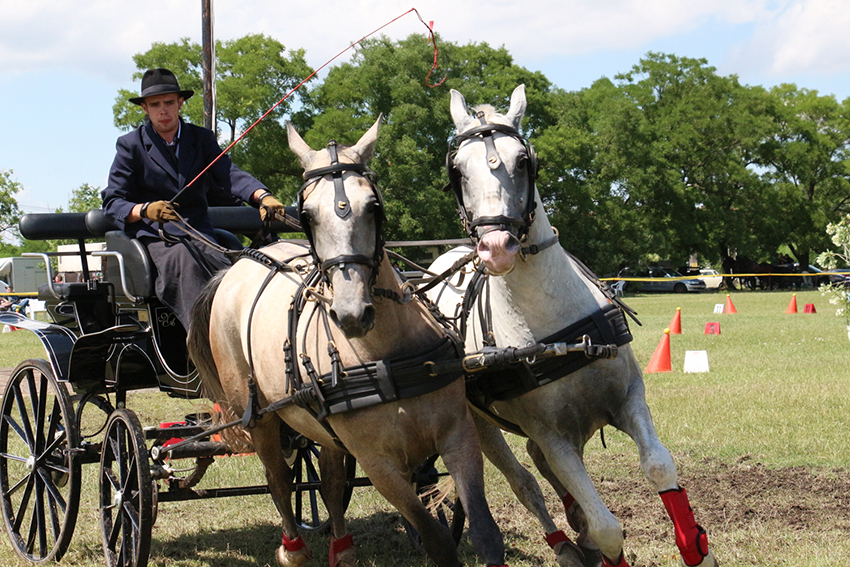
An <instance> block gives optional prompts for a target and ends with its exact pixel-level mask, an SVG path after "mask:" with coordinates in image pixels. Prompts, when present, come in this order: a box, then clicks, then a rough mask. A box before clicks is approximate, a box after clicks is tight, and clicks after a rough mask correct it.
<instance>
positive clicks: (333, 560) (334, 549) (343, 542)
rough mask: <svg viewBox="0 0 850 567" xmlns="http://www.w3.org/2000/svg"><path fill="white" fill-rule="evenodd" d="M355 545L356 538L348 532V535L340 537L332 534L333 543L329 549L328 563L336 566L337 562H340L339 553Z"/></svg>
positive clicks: (333, 566) (332, 566)
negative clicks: (336, 537) (335, 537)
mask: <svg viewBox="0 0 850 567" xmlns="http://www.w3.org/2000/svg"><path fill="white" fill-rule="evenodd" d="M353 546H354V538H352V537H351V534H348V535H346V536H344V537H341V538H339V539H334V537H333V536H331V545H330V549H329V550H328V563H329V564H330V566H331V567H336V566H337V564H338V563H339V559H338V558H337V554H339V553H342V552H343V551H345V550H346V549H348V548H349V547H353Z"/></svg>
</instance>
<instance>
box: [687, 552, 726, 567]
mask: <svg viewBox="0 0 850 567" xmlns="http://www.w3.org/2000/svg"><path fill="white" fill-rule="evenodd" d="M682 565H684V567H718V563H717V560H716V559H715V558H714V553H712V551H711V550H710V549H709V550H708V555H706V556H705V557H703V558H702V561H700V562H699V563H697V564H696V565H688V564H687V563H685V560H684V559H683V560H682Z"/></svg>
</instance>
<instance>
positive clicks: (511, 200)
mask: <svg viewBox="0 0 850 567" xmlns="http://www.w3.org/2000/svg"><path fill="white" fill-rule="evenodd" d="M525 108H526V98H525V85H520V86H519V87H517V88H516V89H515V90H514V92H513V93H512V94H511V105H510V110H509V111H508V113H507V114H505V115H502V114H499V113H497V112H495V110H494V109H493V108H492V107H490V106H487V105H485V106H480V107H476V108H474V109H473V112H474V114H470V112H469V110H468V109H467V106H466V100H465V99H464V98H463V95H461V94H460V93H459V92H457V91H456V90H452V91H451V115H452V119H453V120H454V123H455V128H456V130H457V136H455V138H454V139H453V140H452V144H451V150H450V152H449V155H448V156H447V159H446V163H447V166H448V169H449V179H450V183H451V186H452V188H453V189H454V192H455V197H456V198H457V201H458V207H459V209H460V212H461V218H462V220H463V222H464V225H465V228H466V230H467V232H468V233H469V236H470V237H471V238H472V239H473V240H474V241H475V242H476V244H477V251H478V256H479V257H480V258H481V260H482V261H483V262H484V264H485V265H486V266H487V269H488V270H489V271H490V273H491V274H493V275H504V274H507V273H509V272H510V271H512V270H513V267H514V263H515V261H516V256H517V254H518V253H519V252H520V249H521V244H522V243H523V242H524V241H525V240H526V239H527V238H528V237H529V231H530V230H531V225H532V222H533V220H534V211H535V208H536V207H537V197H536V191H535V186H534V179H535V176H536V173H537V172H536V157H535V155H534V150H533V148H532V147H531V144H529V143H528V141H527V140H526V139H525V138H524V137H523V136H522V135H521V134H520V133H519V127H520V124H521V122H522V118H523V115H524V114H525Z"/></svg>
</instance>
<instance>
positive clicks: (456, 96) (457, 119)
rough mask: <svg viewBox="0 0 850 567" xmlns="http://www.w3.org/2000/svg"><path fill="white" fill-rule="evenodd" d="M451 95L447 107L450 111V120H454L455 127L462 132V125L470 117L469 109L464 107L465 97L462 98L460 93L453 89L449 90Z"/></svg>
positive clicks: (464, 124)
mask: <svg viewBox="0 0 850 567" xmlns="http://www.w3.org/2000/svg"><path fill="white" fill-rule="evenodd" d="M451 95H452V102H451V105H450V106H449V108H450V110H451V113H452V120H454V123H455V129H456V130H457V131H458V132H463V129H464V127H465V126H466V124H467V123H468V122H469V119H470V118H471V117H470V116H469V110H467V108H466V99H465V98H463V95H462V94H460V93H459V92H458V91H456V90H454V89H452V90H451Z"/></svg>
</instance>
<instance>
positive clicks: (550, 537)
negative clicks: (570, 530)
mask: <svg viewBox="0 0 850 567" xmlns="http://www.w3.org/2000/svg"><path fill="white" fill-rule="evenodd" d="M565 541H570V538H568V537H567V534H565V533H564V532H563V531H561V530H557V531H554V532H552V533H551V534H546V543H548V544H549V547H551V548H552V549H555V546H556V545H558V544H559V543H563V542H565Z"/></svg>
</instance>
